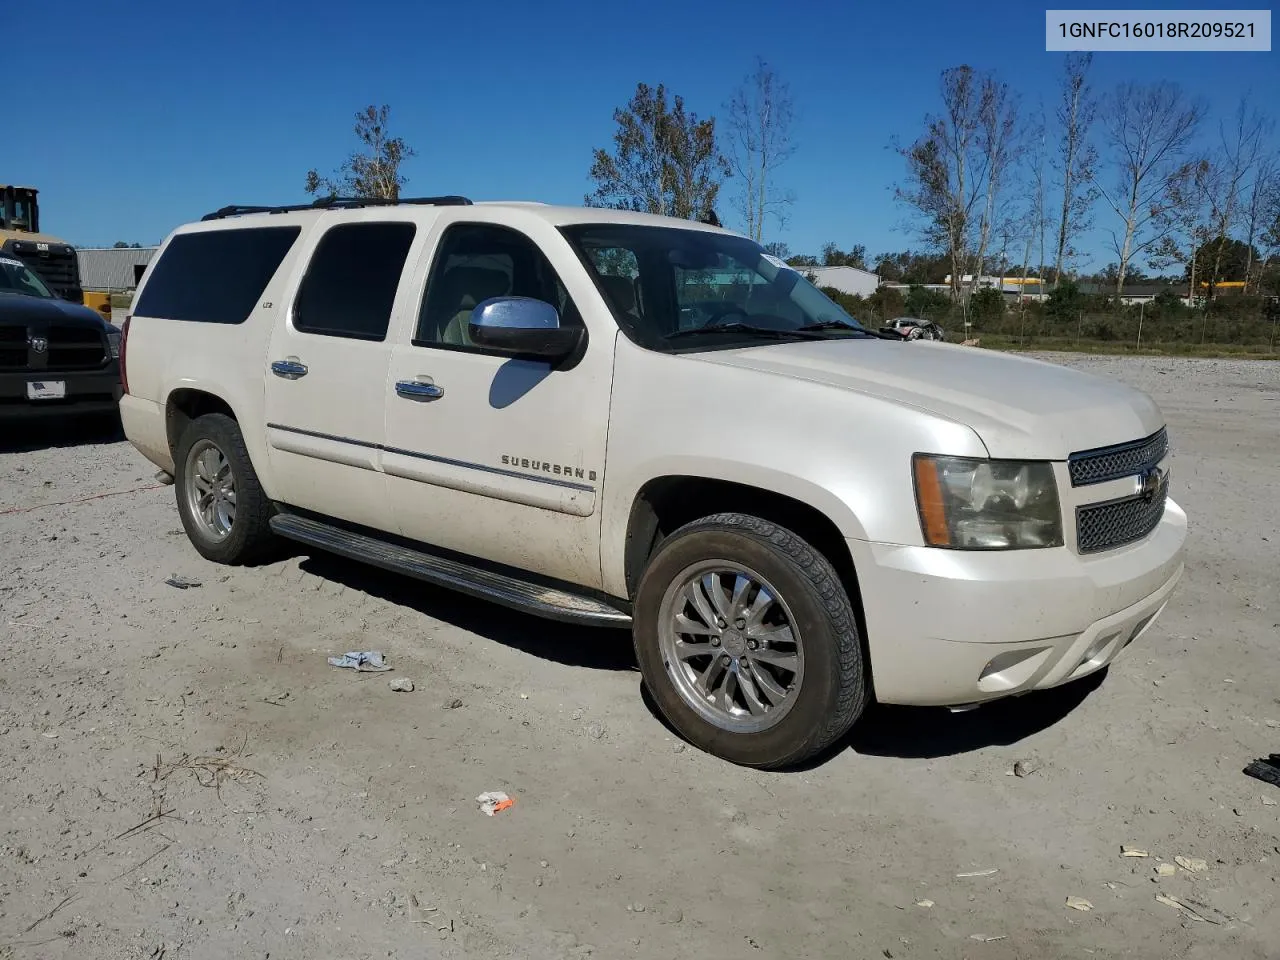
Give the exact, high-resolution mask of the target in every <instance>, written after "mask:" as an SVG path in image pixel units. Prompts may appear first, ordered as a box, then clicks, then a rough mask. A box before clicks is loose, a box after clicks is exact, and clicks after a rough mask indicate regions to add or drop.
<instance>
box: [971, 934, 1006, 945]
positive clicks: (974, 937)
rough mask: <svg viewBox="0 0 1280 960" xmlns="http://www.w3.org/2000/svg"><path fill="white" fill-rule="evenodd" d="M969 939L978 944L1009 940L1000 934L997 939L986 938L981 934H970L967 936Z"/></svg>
mask: <svg viewBox="0 0 1280 960" xmlns="http://www.w3.org/2000/svg"><path fill="white" fill-rule="evenodd" d="M969 939H970V940H977V941H978V942H979V943H995V942H996V941H997V940H1008V939H1009V938H1008V937H1006V936H1004V935H1003V934H1001V935H1000V936H998V937H988V936H986V935H985V934H981V933H971V934H969Z"/></svg>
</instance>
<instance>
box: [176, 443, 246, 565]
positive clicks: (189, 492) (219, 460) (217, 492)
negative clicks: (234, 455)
mask: <svg viewBox="0 0 1280 960" xmlns="http://www.w3.org/2000/svg"><path fill="white" fill-rule="evenodd" d="M184 473H185V479H186V483H185V484H184V485H183V487H184V489H183V494H184V495H185V496H186V499H187V508H188V510H189V512H190V514H191V517H192V519H194V520H195V522H196V525H197V526H198V527H199V528H200V532H201V533H202V534H204V535H205V536H206V537H207V538H209V539H210V540H222V539H224V538H225V537H226V536H227V535H228V534H229V533H231V527H232V525H233V524H234V523H235V522H236V482H235V475H234V474H233V473H232V472H231V461H230V460H228V459H227V456H226V454H224V453H223V452H222V451H221V450H220V449H218V446H217V444H215V443H214V442H213V441H212V440H207V439H206V440H197V441H196V442H195V443H194V444H192V446H191V449H190V450H189V451H188V452H187V462H186V469H185V471H184Z"/></svg>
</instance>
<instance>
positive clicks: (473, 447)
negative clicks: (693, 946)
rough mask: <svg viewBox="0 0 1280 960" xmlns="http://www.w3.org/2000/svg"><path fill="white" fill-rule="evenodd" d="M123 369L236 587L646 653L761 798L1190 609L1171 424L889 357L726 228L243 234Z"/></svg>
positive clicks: (661, 681) (653, 675) (213, 218)
mask: <svg viewBox="0 0 1280 960" xmlns="http://www.w3.org/2000/svg"><path fill="white" fill-rule="evenodd" d="M121 366H122V368H123V378H124V388H125V395H124V397H123V398H122V400H121V402H120V408H121V414H122V417H123V421H124V428H125V431H126V433H127V435H128V437H129V439H130V440H131V441H132V442H133V443H134V445H135V446H136V447H137V448H138V449H139V450H140V451H141V452H142V453H143V455H144V456H146V457H147V458H148V459H150V460H151V461H153V462H154V463H155V464H157V465H158V466H159V467H160V468H161V470H162V471H165V472H166V473H168V474H171V475H172V477H173V479H174V481H175V489H176V492H177V505H178V510H179V513H180V514H181V517H182V522H183V525H184V526H185V528H186V531H187V534H188V535H189V537H190V539H191V542H192V544H193V545H194V546H195V548H196V550H198V551H199V552H200V553H201V554H203V555H204V556H205V557H207V558H209V559H211V560H214V561H217V562H221V563H230V564H235V563H243V562H248V561H251V560H253V559H255V558H260V557H263V556H264V551H266V550H267V548H269V546H270V544H271V542H272V540H273V539H274V538H275V537H285V538H289V539H291V540H294V541H300V542H301V543H302V544H304V545H307V546H308V547H310V548H313V549H319V550H324V551H331V552H334V553H337V554H341V555H344V556H346V557H350V558H354V559H356V560H359V561H363V562H367V563H370V564H375V565H377V566H379V567H381V568H384V569H386V570H389V571H393V572H395V573H399V574H405V575H408V576H410V577H417V578H419V579H421V580H424V581H428V582H430V583H433V584H436V585H440V586H444V587H447V588H451V589H455V590H459V591H463V592H466V593H470V594H473V595H477V596H480V597H484V598H488V599H490V600H493V601H495V602H498V603H502V604H506V605H508V606H511V607H515V608H517V609H520V610H524V611H527V612H529V613H532V614H536V615H539V616H543V617H547V618H551V619H553V620H562V621H570V622H574V623H580V624H598V625H601V626H616V627H627V628H630V629H631V631H632V636H633V638H634V643H635V650H636V656H637V659H638V661H639V665H640V670H641V672H642V675H643V679H644V682H645V684H646V686H647V687H648V689H649V690H650V691H651V692H652V695H653V698H654V700H655V701H656V703H657V704H658V705H659V707H660V709H661V710H662V712H663V713H664V714H665V715H666V717H667V718H668V720H669V721H670V722H671V723H672V724H673V725H674V726H675V727H676V729H678V730H679V731H680V733H681V734H683V735H684V736H686V737H687V738H688V739H689V740H691V741H692V742H694V743H696V744H698V745H699V746H701V747H703V748H704V749H706V750H708V751H711V752H713V753H715V754H717V755H719V756H721V757H724V758H727V759H729V760H732V761H734V762H738V763H743V764H749V765H754V766H761V767H778V766H784V765H791V764H794V763H796V762H798V761H800V760H802V759H804V758H806V757H809V756H811V755H813V754H814V753H816V752H818V751H821V750H822V749H824V748H825V747H827V746H829V745H830V744H832V743H833V742H834V741H836V740H837V739H839V738H840V737H841V736H842V735H843V734H844V733H845V732H846V731H847V730H848V729H849V727H850V726H851V725H852V724H853V723H854V721H855V720H856V719H857V718H858V716H859V714H860V713H862V711H863V708H864V707H865V706H866V705H867V703H868V702H869V701H870V700H871V699H872V698H873V697H874V698H876V699H878V700H880V701H882V702H887V703H899V704H930V705H945V706H952V707H968V706H971V705H974V704H977V703H980V702H982V701H985V700H990V699H993V698H996V697H1001V696H1006V695H1010V694H1019V693H1024V692H1026V691H1030V690H1038V689H1043V688H1046V687H1052V686H1056V685H1058V684H1061V683H1065V682H1067V681H1069V680H1073V679H1076V678H1078V677H1082V676H1084V675H1086V674H1089V673H1092V672H1094V671H1097V670H1099V669H1101V668H1102V667H1104V666H1105V665H1107V664H1108V663H1110V662H1111V660H1112V659H1113V658H1114V657H1115V656H1116V655H1117V654H1118V653H1119V651H1120V650H1121V649H1123V648H1124V647H1125V646H1126V645H1128V644H1129V643H1131V642H1132V641H1134V640H1135V639H1137V638H1138V637H1139V636H1140V635H1141V634H1142V633H1143V631H1145V630H1146V629H1147V628H1148V627H1149V626H1150V624H1151V622H1152V621H1153V620H1154V618H1155V617H1156V615H1157V614H1158V613H1160V611H1161V610H1162V609H1163V608H1164V606H1165V604H1166V602H1167V601H1168V599H1169V595H1170V593H1171V592H1172V590H1173V589H1174V585H1175V584H1176V583H1177V581H1178V578H1179V576H1180V574H1181V572H1182V565H1183V544H1184V540H1185V537H1186V523H1187V522H1186V515H1185V514H1184V513H1183V511H1182V510H1181V509H1179V507H1178V506H1177V505H1176V504H1175V503H1174V502H1173V501H1172V500H1171V499H1169V497H1168V476H1169V471H1168V460H1169V455H1170V448H1169V442H1168V439H1167V435H1166V432H1165V423H1164V420H1163V418H1162V415H1161V413H1160V410H1159V409H1158V408H1157V407H1156V405H1155V403H1154V402H1152V400H1151V399H1150V398H1148V397H1147V396H1146V395H1145V394H1142V393H1140V392H1138V391H1136V390H1133V389H1130V388H1128V387H1126V386H1122V385H1120V384H1118V383H1114V382H1110V381H1107V380H1102V379H1096V378H1093V377H1090V376H1086V375H1084V374H1081V373H1077V372H1073V371H1071V370H1067V369H1064V368H1062V367H1058V366H1054V365H1049V364H1044V363H1037V362H1033V361H1030V360H1025V359H1019V358H1015V357H1012V356H1005V355H1001V354H996V353H990V352H986V351H982V350H977V349H973V348H965V347H958V346H950V345H946V344H941V343H935V342H929V341H924V340H918V341H908V340H905V339H903V338H901V337H898V336H895V335H894V334H892V333H886V332H879V331H873V330H869V329H867V328H864V327H863V326H862V325H860V324H859V323H858V322H857V321H855V320H854V319H852V318H851V317H849V316H848V315H846V314H845V313H844V312H843V311H842V310H841V309H840V308H839V307H838V306H836V305H835V304H834V303H832V302H831V301H830V300H828V299H827V298H826V297H825V296H824V295H823V294H822V293H821V292H820V291H818V290H817V289H816V288H814V287H813V286H812V285H811V284H809V283H808V282H806V280H805V279H804V277H803V276H802V275H801V274H800V273H797V272H796V271H794V270H792V269H790V268H789V267H787V266H786V264H784V263H782V262H781V261H779V260H776V259H774V258H773V257H771V256H769V255H767V254H766V253H764V252H763V251H762V250H761V248H760V247H759V246H758V245H757V244H756V243H754V242H752V241H751V240H748V239H746V238H744V237H741V236H738V235H736V234H733V233H731V232H728V231H725V230H721V229H718V228H715V227H712V226H707V225H703V224H697V223H690V222H687V221H681V220H671V219H665V218H661V217H655V216H648V215H644V214H637V213H628V212H618V211H605V210H594V209H587V208H561V207H552V206H545V205H541V204H534V203H477V204H472V203H470V202H469V201H467V200H465V199H464V198H460V197H438V198H424V199H421V200H403V201H400V202H398V203H385V202H378V201H359V200H330V201H326V202H323V203H320V204H317V205H311V206H308V207H227V208H224V209H222V210H219V211H217V212H215V213H212V214H210V215H209V216H207V217H205V218H204V220H203V221H201V222H199V223H193V224H189V225H187V226H183V227H181V228H180V229H178V230H177V231H175V232H174V233H173V234H172V235H171V236H170V237H168V238H167V239H166V241H165V243H164V245H163V247H162V248H161V249H160V251H159V254H158V256H157V257H156V259H155V261H154V263H153V264H152V266H151V268H150V269H149V270H148V273H147V275H146V278H145V279H144V280H143V283H142V287H141V289H140V290H139V291H138V295H137V298H136V300H135V305H134V308H133V315H132V317H131V318H130V320H129V321H128V323H127V325H126V329H125V335H124V346H123V350H122V355H121Z"/></svg>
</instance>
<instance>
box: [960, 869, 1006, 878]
mask: <svg viewBox="0 0 1280 960" xmlns="http://www.w3.org/2000/svg"><path fill="white" fill-rule="evenodd" d="M999 872H1000V871H999V870H996V869H995V868H994V867H993V868H992V869H990V870H970V871H969V872H968V873H957V874H956V879H957V880H965V879H968V878H969V877H989V876H991V875H992V874H996V873H999Z"/></svg>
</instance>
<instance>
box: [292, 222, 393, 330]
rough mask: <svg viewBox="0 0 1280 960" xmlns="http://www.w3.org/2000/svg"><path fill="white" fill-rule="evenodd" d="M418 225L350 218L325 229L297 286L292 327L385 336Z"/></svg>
mask: <svg viewBox="0 0 1280 960" xmlns="http://www.w3.org/2000/svg"><path fill="white" fill-rule="evenodd" d="M414 230H415V227H414V225H413V224H412V223H349V224H345V225H343V226H340V227H334V228H333V229H331V230H329V231H328V232H327V233H325V235H324V236H323V237H321V238H320V243H319V245H317V247H316V251H315V254H314V255H313V256H312V257H311V263H310V265H309V266H308V267H307V276H306V278H305V279H304V280H303V281H302V289H301V290H299V291H298V300H297V303H295V304H294V307H293V326H294V328H295V329H297V330H301V331H303V332H304V333H319V334H323V335H325V336H329V337H353V338H355V339H357V340H382V339H384V338H385V337H386V335H387V325H388V324H389V323H390V322H391V306H392V304H393V303H395V299H396V287H397V286H398V285H399V283H400V274H401V273H402V272H403V270H404V260H405V257H406V256H407V255H408V253H409V245H410V244H411V243H413V234H414Z"/></svg>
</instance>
